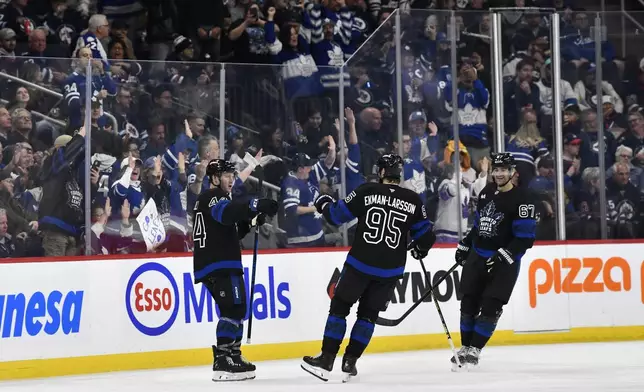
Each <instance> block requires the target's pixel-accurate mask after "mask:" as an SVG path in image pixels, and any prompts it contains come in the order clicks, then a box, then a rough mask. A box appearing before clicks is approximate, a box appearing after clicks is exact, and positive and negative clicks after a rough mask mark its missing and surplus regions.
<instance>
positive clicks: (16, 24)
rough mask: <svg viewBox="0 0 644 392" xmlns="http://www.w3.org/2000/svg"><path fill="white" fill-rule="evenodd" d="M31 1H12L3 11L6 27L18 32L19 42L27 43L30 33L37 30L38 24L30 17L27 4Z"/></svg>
mask: <svg viewBox="0 0 644 392" xmlns="http://www.w3.org/2000/svg"><path fill="white" fill-rule="evenodd" d="M28 3H29V0H10V2H9V4H7V6H6V7H5V8H4V9H3V10H2V14H3V15H4V18H3V19H4V21H5V23H6V25H5V26H7V27H8V28H10V29H12V30H13V31H15V32H16V34H17V36H16V38H17V40H18V42H21V43H24V42H27V38H28V36H29V33H30V32H31V31H33V30H34V29H35V28H36V23H35V22H34V21H33V19H31V18H30V17H29V12H28V9H27V4H28Z"/></svg>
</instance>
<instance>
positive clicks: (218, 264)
mask: <svg viewBox="0 0 644 392" xmlns="http://www.w3.org/2000/svg"><path fill="white" fill-rule="evenodd" d="M222 269H238V270H241V269H242V262H241V260H228V261H215V262H212V263H210V264H208V265H207V266H205V267H204V268H202V269H200V270H197V271H195V278H196V279H201V278H204V277H205V276H206V275H208V274H210V273H211V272H213V271H218V270H222Z"/></svg>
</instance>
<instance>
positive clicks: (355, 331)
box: [346, 318, 376, 358]
mask: <svg viewBox="0 0 644 392" xmlns="http://www.w3.org/2000/svg"><path fill="white" fill-rule="evenodd" d="M375 327H376V326H375V324H374V323H372V322H371V321H369V320H366V319H362V318H359V319H358V320H356V323H355V324H353V328H352V329H351V339H350V340H349V345H348V346H347V350H346V354H347V355H350V356H352V357H355V358H360V356H362V353H364V350H365V349H366V348H367V346H368V345H369V342H370V341H371V336H373V330H374V329H375Z"/></svg>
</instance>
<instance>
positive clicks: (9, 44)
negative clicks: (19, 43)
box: [0, 27, 20, 75]
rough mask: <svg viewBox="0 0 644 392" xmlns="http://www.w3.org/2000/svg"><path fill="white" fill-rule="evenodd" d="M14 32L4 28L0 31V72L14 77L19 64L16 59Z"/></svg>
mask: <svg viewBox="0 0 644 392" xmlns="http://www.w3.org/2000/svg"><path fill="white" fill-rule="evenodd" d="M15 50H16V32H15V31H13V30H11V29H9V28H6V27H5V28H4V29H2V30H0V70H1V71H2V72H5V73H8V74H10V75H16V73H17V71H18V67H19V66H20V62H19V61H18V60H17V59H16V52H15Z"/></svg>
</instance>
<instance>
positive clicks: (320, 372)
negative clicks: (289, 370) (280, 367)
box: [300, 362, 329, 381]
mask: <svg viewBox="0 0 644 392" xmlns="http://www.w3.org/2000/svg"><path fill="white" fill-rule="evenodd" d="M300 366H301V367H302V369H303V370H304V371H306V372H308V373H310V374H311V375H313V376H315V377H317V378H319V379H320V380H322V381H329V371H328V370H324V369H321V368H318V367H315V366H311V365H309V364H308V363H306V362H302V364H301V365H300Z"/></svg>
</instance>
